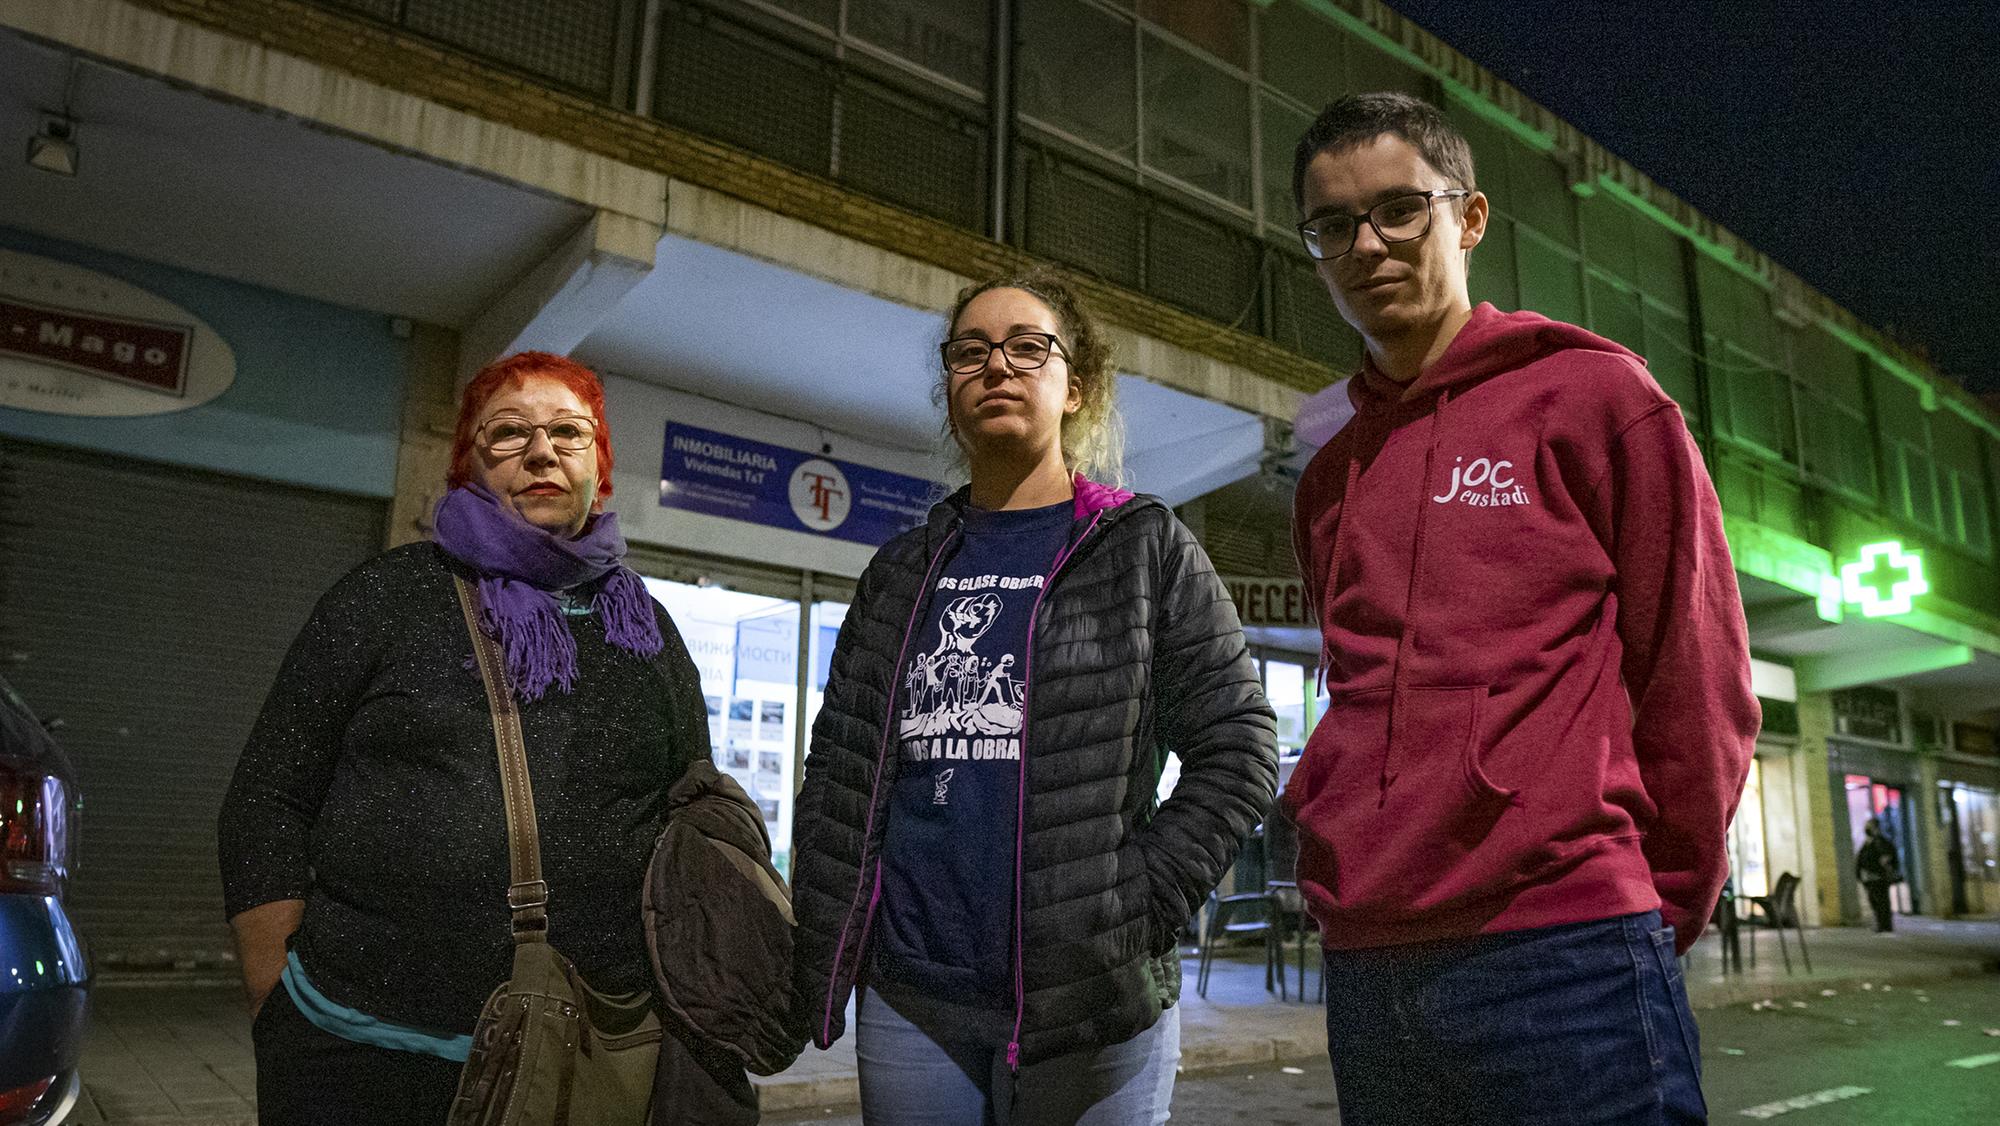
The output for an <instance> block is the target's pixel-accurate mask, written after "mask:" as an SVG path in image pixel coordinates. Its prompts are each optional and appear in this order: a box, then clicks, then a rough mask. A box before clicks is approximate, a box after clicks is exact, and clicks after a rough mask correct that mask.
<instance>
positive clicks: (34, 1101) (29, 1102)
mask: <svg viewBox="0 0 2000 1126" xmlns="http://www.w3.org/2000/svg"><path fill="white" fill-rule="evenodd" d="M55 1081H56V1077H55V1076H53V1075H51V1076H49V1077H48V1078H47V1079H37V1080H36V1081H34V1082H33V1083H30V1084H28V1085H27V1086H25V1087H16V1088H14V1089H13V1090H11V1091H4V1090H0V1126H13V1124H14V1123H17V1122H26V1121H28V1120H29V1118H30V1117H31V1116H32V1115H33V1114H34V1113H35V1107H36V1106H37V1105H39V1104H40V1103H41V1101H42V1096H43V1095H46V1094H48V1093H49V1088H50V1087H52V1086H54V1085H55Z"/></svg>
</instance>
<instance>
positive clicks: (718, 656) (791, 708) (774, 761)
mask: <svg viewBox="0 0 2000 1126" xmlns="http://www.w3.org/2000/svg"><path fill="white" fill-rule="evenodd" d="M645 569H646V570H648V571H652V572H655V573H654V574H651V575H648V576H647V577H646V579H645V582H646V589H647V590H648V591H649V592H650V593H651V594H652V596H653V597H654V598H655V599H657V600H658V601H659V603H660V604H661V605H662V606H664V607H666V609H667V613H668V614H669V615H671V616H672V617H673V619H674V625H675V626H676V627H678V628H679V630H680V632H681V637H682V638H683V639H684V640H685V641H686V642H687V647H688V651H689V652H690V653H691V654H693V656H694V663H695V668H696V669H697V670H698V671H699V672H700V674H701V691H702V698H703V703H704V706H705V707H706V709H707V712H708V737H709V745H710V755H711V758H712V759H713V761H714V762H715V765H716V767H717V768H718V769H720V770H722V771H723V772H725V773H727V774H729V775H730V776H731V777H733V778H735V779H736V781H737V782H738V783H740V784H741V785H742V787H743V789H744V790H745V792H747V793H748V794H749V795H750V797H751V798H752V799H753V800H754V801H755V802H756V803H757V808H758V810H759V811H760V812H761V813H762V814H763V816H764V828H765V831H767V832H768V833H770V835H771V856H772V862H773V863H774V864H775V865H776V866H777V869H778V871H779V872H781V873H784V874H785V875H786V876H787V878H789V877H790V874H791V848H792V808H793V798H794V796H795V795H796V794H797V793H798V789H799V785H800V783H801V782H802V781H803V773H802V767H803V765H804V762H805V749H806V742H807V739H808V737H809V735H810V731H811V727H812V721H813V717H814V716H815V715H817V714H818V712H819V705H820V701H821V699H823V697H824V695H825V692H826V679H827V672H828V669H829V668H830V667H831V665H832V660H833V642H834V637H835V636H836V635H837V634H838V633H839V632H840V624H841V622H842V621H843V620H845V618H846V613H847V603H846V602H845V601H840V599H845V598H850V597H852V591H853V584H852V583H850V582H848V581H847V580H844V579H838V578H823V577H819V576H815V575H813V574H811V573H810V572H796V571H795V572H789V573H787V572H763V571H757V570H754V569H752V568H749V567H745V566H741V565H732V564H729V563H715V564H707V563H703V562H701V561H698V560H694V559H681V558H678V557H677V558H674V559H672V560H668V561H661V562H656V563H655V564H654V565H652V566H648V567H646V568H645ZM802 608H803V609H802ZM801 653H803V654H804V656H805V659H804V660H800V655H801Z"/></svg>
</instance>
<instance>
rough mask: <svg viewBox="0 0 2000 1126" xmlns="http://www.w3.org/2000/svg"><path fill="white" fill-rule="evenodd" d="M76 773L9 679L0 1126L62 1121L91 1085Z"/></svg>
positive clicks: (0, 881)
mask: <svg viewBox="0 0 2000 1126" xmlns="http://www.w3.org/2000/svg"><path fill="white" fill-rule="evenodd" d="M81 808H82V799H81V798H80V797H79V795H78V792H77V785H76V772H75V771H74V770H73V769H72V768H71V767H70V763H69V760H68V759H67V758H66V757H64V755H63V752H62V749H61V748H60V747H58V746H57V745H56V741H55V739H53V738H52V737H51V736H50V735H49V732H48V731H47V730H46V729H45V728H44V727H43V725H42V724H41V722H39V721H38V720H36V719H35V716H34V713H33V712H30V711H29V710H28V705H27V703H26V702H25V701H23V700H22V699H21V697H20V696H19V695H18V694H17V693H15V691H14V690H13V688H11V687H9V686H8V684H7V682H6V681H4V680H0V1126H53V1124H54V1123H58V1122H61V1121H63V1120H64V1119H65V1118H67V1117H68V1116H69V1113H70V1110H71V1108H72V1107H74V1106H75V1105H76V1102H77V1098H78V1095H79V1094H80V1093H81V1091H82V1080H81V1079H80V1078H79V1077H78V1074H77V1059H78V1057H79V1056H80V1055H81V1054H82V1051H83V1024H84V1014H85V1010H86V1008H87V1007H88V1004H89V998H90V981H91V971H90V957H89V954H88V953H87V952H86V951H85V949H84V945H83V940H82V938H80V937H79V936H78V935H77V933H76V928H75V927H74V926H72V925H71V923H70V920H69V914H68V913H67V912H66V911H65V910H64V908H63V897H64V895H65V894H66V893H67V891H68V890H69V875H70V868H71V866H72V859H71V858H72V857H73V856H74V855H75V848H76V819H77V814H78V812H79V810H80V809H81Z"/></svg>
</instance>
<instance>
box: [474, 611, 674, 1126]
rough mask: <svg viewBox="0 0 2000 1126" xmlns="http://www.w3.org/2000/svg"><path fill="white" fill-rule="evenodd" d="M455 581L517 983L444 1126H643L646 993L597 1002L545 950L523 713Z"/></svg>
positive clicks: (485, 1029) (491, 1002)
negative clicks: (472, 661) (489, 731)
mask: <svg viewBox="0 0 2000 1126" xmlns="http://www.w3.org/2000/svg"><path fill="white" fill-rule="evenodd" d="M452 581H453V582H454V583H455V584H456V585H457V587H458V603H459V607H460V608H461V609H462V610H464V611H465V628H466V629H467V630H468V631H470V632H471V634H472V648H473V652H474V653H475V654H476V655H477V656H478V658H479V675H480V676H481V678H482V679H484V680H485V681H486V700H487V703H488V704H489V705H491V707H492V709H493V740H494V744H495V745H496V746H497V747H498V749H499V752H500V780H501V791H502V793H503V794H504V795H505V797H506V802H507V856H508V867H509V869H510V871H511V880H512V883H511V884H510V885H509V886H508V888H507V906H508V908H509V909H510V910H511V911H512V912H513V916H514V975H513V977H512V978H510V979H509V980H507V981H505V982H503V983H501V985H500V987H499V988H498V989H495V990H494V991H493V995H492V996H491V997H488V998H487V999H486V1007H485V1008H484V1009H482V1010H481V1011H480V1014H479V1024H478V1026H477V1027H476V1028H475V1029H474V1030H473V1033H472V1055H471V1056H470V1057H469V1058H468V1059H467V1060H466V1061H465V1072H464V1074H462V1075H461V1076H460V1077H459V1081H458V1096H457V1098H455V1099H454V1100H453V1101H452V1106H451V1118H450V1119H449V1122H448V1126H557V1124H564V1126H639V1124H641V1123H644V1122H645V1121H646V1120H647V1116H648V1115H649V1113H650V1109H651V1105H652V1099H653V1070H654V1068H655V1066H657V1064H658V1062H659V1056H660V1033H661V1030H660V1018H659V1016H658V1015H657V1014H656V1013H655V1012H654V1011H653V995H652V994H651V993H649V992H641V993H624V994H619V995H616V996H606V995H605V994H602V993H599V992H597V991H596V990H594V989H592V988H590V986H588V985H586V984H585V983H584V980H583V978H582V977H581V976H579V975H578V974H577V972H576V967H574V966H572V965H570V963H569V959H567V958H565V957H563V956H562V955H561V954H559V953H557V952H556V949H555V947H553V946H551V945H549V933H548V931H549V914H548V902H549V885H548V884H547V882H545V881H544V880H543V879H542V852H541V842H540V838H539V836H538V834H537V832H536V830H535V795H534V790H533V788H532V787H531V786H530V785H529V783H528V756H527V751H526V747H525V745H524V744H523V742H522V740H521V713H520V711H519V709H518V708H517V707H516V705H515V701H514V693H513V691H512V690H511V689H510V687H509V686H508V684H507V670H506V666H505V665H503V664H502V663H501V660H500V647H499V646H498V645H496V644H494V642H493V639H492V638H490V637H488V636H486V633H485V631H483V630H481V629H480V628H479V594H478V592H477V590H476V589H475V588H474V587H473V586H472V584H470V583H468V582H466V581H465V580H464V579H460V578H454V579H453V580H452Z"/></svg>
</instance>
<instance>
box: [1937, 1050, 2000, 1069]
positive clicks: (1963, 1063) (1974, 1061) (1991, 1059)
mask: <svg viewBox="0 0 2000 1126" xmlns="http://www.w3.org/2000/svg"><path fill="white" fill-rule="evenodd" d="M1989 1063H2000V1052H1988V1053H1986V1054H1985V1055H1983V1056H1967V1057H1965V1058H1964V1059H1962V1060H1953V1061H1951V1062H1950V1063H1948V1064H1945V1066H1946V1067H1962V1068H1965V1069H1967V1070H1968V1071H1969V1070H1971V1069H1972V1068H1975V1067H1985V1066H1986V1065H1987V1064H1989Z"/></svg>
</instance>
